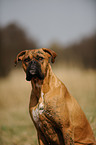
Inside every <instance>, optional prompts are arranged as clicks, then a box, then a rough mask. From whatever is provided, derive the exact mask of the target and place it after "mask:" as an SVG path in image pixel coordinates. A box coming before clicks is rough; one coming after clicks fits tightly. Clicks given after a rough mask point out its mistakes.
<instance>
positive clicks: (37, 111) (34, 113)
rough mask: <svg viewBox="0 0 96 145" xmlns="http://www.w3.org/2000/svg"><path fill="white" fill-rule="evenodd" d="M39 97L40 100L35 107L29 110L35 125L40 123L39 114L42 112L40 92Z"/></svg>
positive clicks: (42, 103)
mask: <svg viewBox="0 0 96 145" xmlns="http://www.w3.org/2000/svg"><path fill="white" fill-rule="evenodd" d="M41 98H42V101H41V102H40V103H39V104H38V105H37V106H36V107H35V108H33V109H32V111H31V115H32V118H33V121H34V122H35V123H36V124H37V125H39V124H40V116H41V115H42V114H43V112H44V94H43V93H41Z"/></svg>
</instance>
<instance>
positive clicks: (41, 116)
mask: <svg viewBox="0 0 96 145" xmlns="http://www.w3.org/2000/svg"><path fill="white" fill-rule="evenodd" d="M55 57H56V53H55V52H54V51H52V50H50V49H47V48H40V49H34V50H25V51H22V52H20V53H19V54H18V55H17V58H16V60H15V65H16V64H17V63H18V61H22V66H23V69H24V71H25V73H26V80H27V81H31V84H32V92H31V96H30V103H29V112H30V115H31V118H32V120H33V122H34V125H35V127H36V129H37V134H38V140H39V145H95V138H94V135H93V132H92V129H91V127H90V125H89V123H88V120H87V118H86V116H85V114H84V112H83V111H82V109H81V108H80V106H79V104H78V103H77V101H76V100H75V98H74V97H73V96H71V95H70V94H69V92H68V90H67V88H66V87H65V85H64V84H63V83H62V82H61V81H60V80H59V79H58V78H57V77H56V76H55V74H54V73H53V71H52V69H51V66H50V62H49V60H50V58H51V62H52V63H54V61H55Z"/></svg>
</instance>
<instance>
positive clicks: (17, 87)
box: [0, 66, 96, 145]
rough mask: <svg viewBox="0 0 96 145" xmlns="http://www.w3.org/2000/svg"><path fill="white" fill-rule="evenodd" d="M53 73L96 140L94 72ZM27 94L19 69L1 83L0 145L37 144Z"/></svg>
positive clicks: (28, 87) (28, 86)
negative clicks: (82, 115) (71, 96)
mask: <svg viewBox="0 0 96 145" xmlns="http://www.w3.org/2000/svg"><path fill="white" fill-rule="evenodd" d="M53 71H54V73H55V74H56V75H57V76H58V77H59V78H60V79H61V80H62V81H63V82H64V84H65V85H66V86H67V88H68V90H69V92H70V93H71V94H72V95H73V96H74V97H75V98H76V100H77V101H78V102H79V104H80V106H81V107H82V109H83V111H84V112H85V114H86V116H87V118H88V120H89V122H90V124H91V126H92V129H93V131H94V134H95V136H96V71H93V70H80V69H77V68H64V66H61V67H60V66H58V67H55V68H54V69H53ZM30 91H31V84H30V82H27V81H26V80H25V73H24V72H23V70H21V69H20V70H19V69H15V70H13V71H12V72H11V73H10V75H9V76H8V77H6V78H1V79H0V145H37V144H38V142H37V136H36V130H35V128H34V125H33V123H32V121H31V119H30V116H29V110H28V107H29V105H28V104H29V96H30Z"/></svg>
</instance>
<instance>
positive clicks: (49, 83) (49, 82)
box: [30, 64, 56, 106]
mask: <svg viewBox="0 0 96 145" xmlns="http://www.w3.org/2000/svg"><path fill="white" fill-rule="evenodd" d="M55 81H56V77H55V75H54V73H53V71H52V68H51V65H50V64H48V69H47V73H46V76H45V78H44V80H39V79H38V78H36V79H32V80H31V83H32V94H31V100H30V102H31V103H32V102H33V101H34V106H35V105H36V104H37V103H38V100H39V98H40V97H41V94H42V93H43V94H46V93H48V91H49V90H51V89H53V87H55V86H54V84H55V83H54V82H55ZM31 106H33V105H31Z"/></svg>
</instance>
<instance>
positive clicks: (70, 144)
mask: <svg viewBox="0 0 96 145" xmlns="http://www.w3.org/2000/svg"><path fill="white" fill-rule="evenodd" d="M62 134H63V137H64V142H65V145H74V134H73V132H72V130H70V129H65V128H62Z"/></svg>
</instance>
